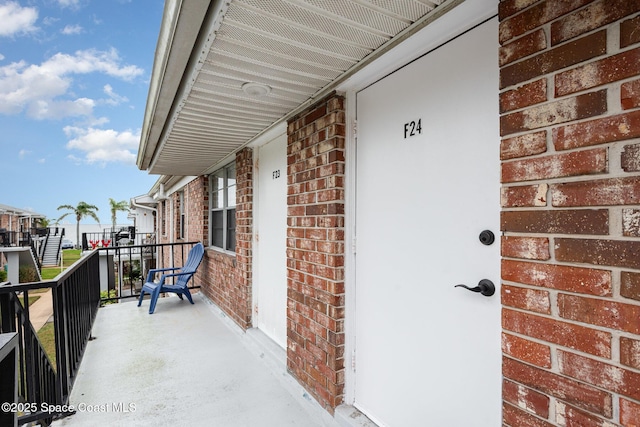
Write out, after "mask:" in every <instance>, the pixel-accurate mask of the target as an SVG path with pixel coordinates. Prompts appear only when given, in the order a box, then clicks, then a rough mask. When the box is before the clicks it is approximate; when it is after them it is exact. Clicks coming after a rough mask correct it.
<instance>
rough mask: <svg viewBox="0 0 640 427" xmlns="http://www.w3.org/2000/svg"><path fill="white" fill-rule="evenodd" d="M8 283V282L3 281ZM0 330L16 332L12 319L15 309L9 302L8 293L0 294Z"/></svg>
mask: <svg viewBox="0 0 640 427" xmlns="http://www.w3.org/2000/svg"><path fill="white" fill-rule="evenodd" d="M4 284H5V285H9V284H10V283H9V282H6V283H4ZM0 315H1V316H0V322H1V323H0V332H2V333H8V332H16V323H15V322H14V320H13V319H15V317H16V310H15V307H14V306H13V304H12V303H11V295H10V294H0Z"/></svg>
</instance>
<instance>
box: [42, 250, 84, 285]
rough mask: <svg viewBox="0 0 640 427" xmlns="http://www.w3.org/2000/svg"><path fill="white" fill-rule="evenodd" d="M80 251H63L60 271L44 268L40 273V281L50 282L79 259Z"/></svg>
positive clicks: (58, 268)
mask: <svg viewBox="0 0 640 427" xmlns="http://www.w3.org/2000/svg"><path fill="white" fill-rule="evenodd" d="M80 256H81V254H80V249H65V250H63V251H62V263H63V264H62V269H60V267H44V268H43V269H42V271H41V272H40V275H41V276H42V280H51V279H53V278H55V277H56V276H57V275H58V274H60V273H61V272H62V271H63V270H64V269H65V268H67V267H69V266H70V265H71V264H73V263H74V262H76V261H77V260H79V259H80Z"/></svg>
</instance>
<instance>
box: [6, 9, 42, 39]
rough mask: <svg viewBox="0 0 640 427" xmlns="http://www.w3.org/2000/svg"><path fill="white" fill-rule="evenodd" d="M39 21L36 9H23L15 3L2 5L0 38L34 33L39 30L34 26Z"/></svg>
mask: <svg viewBox="0 0 640 427" xmlns="http://www.w3.org/2000/svg"><path fill="white" fill-rule="evenodd" d="M37 20H38V9H36V8H35V7H22V6H20V4H19V3H18V2H15V1H8V2H6V3H2V4H0V22H2V25H0V36H5V37H7V36H9V37H10V36H14V35H16V34H25V33H30V32H33V31H35V30H37V29H38V28H37V27H36V26H35V25H34V24H35V23H36V21H37Z"/></svg>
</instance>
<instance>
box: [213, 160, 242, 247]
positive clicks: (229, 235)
mask: <svg viewBox="0 0 640 427" xmlns="http://www.w3.org/2000/svg"><path fill="white" fill-rule="evenodd" d="M218 179H222V181H223V183H222V186H221V187H218V185H217V184H216V180H218ZM230 190H231V192H230ZM236 190H237V177H236V164H235V162H231V163H228V164H226V165H224V166H222V167H221V168H219V169H217V170H216V171H215V172H213V173H212V174H210V175H209V242H210V243H209V244H210V246H211V247H212V248H214V249H217V250H220V251H223V252H225V253H228V254H233V255H235V253H236V243H237V240H236V230H235V228H236V227H235V214H236V207H237V203H236V198H237V195H236ZM216 193H218V194H221V195H222V200H221V203H220V204H221V206H215V205H216V204H217V200H218V197H217V194H216ZM230 194H231V195H232V197H230ZM231 202H232V203H233V204H230V203H231ZM218 213H219V214H218ZM229 215H233V223H232V224H230V222H231V221H229ZM216 216H219V217H221V218H220V219H221V220H222V227H216V225H217V224H214V222H215V221H214V217H216ZM230 225H231V226H233V230H230V229H229V226H230ZM220 228H221V232H222V237H221V239H222V246H220V245H219V244H218V242H217V241H216V240H219V238H218V239H216V238H214V236H215V233H216V230H220ZM215 237H217V236H215Z"/></svg>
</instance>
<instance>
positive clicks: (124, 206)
mask: <svg viewBox="0 0 640 427" xmlns="http://www.w3.org/2000/svg"><path fill="white" fill-rule="evenodd" d="M109 205H110V206H111V231H113V232H115V231H116V213H117V212H118V211H123V212H128V211H129V202H127V201H126V200H123V201H121V202H116V201H115V200H113V199H111V198H109Z"/></svg>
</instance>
